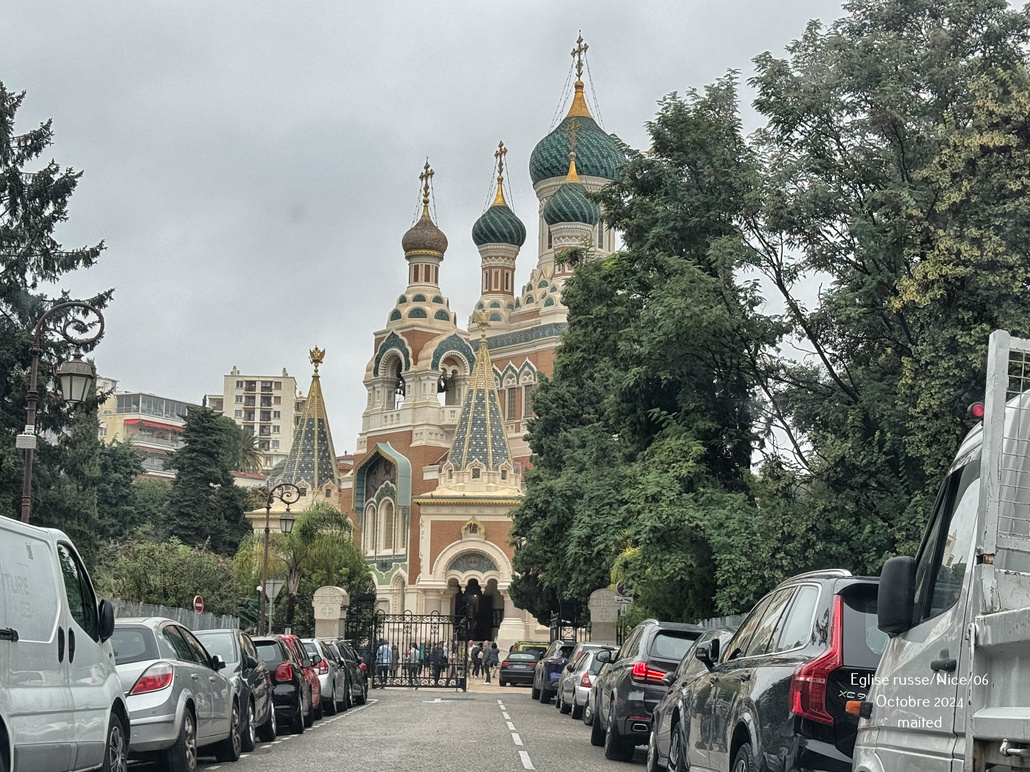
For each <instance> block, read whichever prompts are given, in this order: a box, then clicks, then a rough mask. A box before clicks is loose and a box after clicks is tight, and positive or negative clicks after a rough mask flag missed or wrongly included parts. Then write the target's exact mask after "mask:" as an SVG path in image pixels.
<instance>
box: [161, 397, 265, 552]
mask: <svg viewBox="0 0 1030 772" xmlns="http://www.w3.org/2000/svg"><path fill="white" fill-rule="evenodd" d="M235 432H236V425H235V424H234V423H233V421H232V419H230V418H227V417H225V416H219V415H217V414H215V413H214V411H212V410H211V409H209V408H206V407H201V408H190V410H189V412H188V413H187V416H186V423H185V425H184V426H183V432H182V439H183V443H184V444H183V447H181V448H179V450H177V451H175V453H173V454H172V456H171V459H170V462H169V463H170V466H172V467H173V468H174V469H175V470H176V474H175V480H174V482H173V483H172V490H171V495H170V496H169V499H168V504H167V508H166V513H165V522H164V531H165V532H166V533H167V534H168V535H169V536H174V537H176V538H178V539H180V540H181V541H182V542H183V543H185V544H189V545H193V546H198V545H200V544H208V545H209V546H210V548H211V549H212V550H214V551H215V552H217V553H219V554H223V555H225V554H232V553H234V552H235V551H236V548H237V546H238V545H239V543H240V539H242V538H243V537H244V536H245V535H246V534H248V533H249V532H250V530H251V528H250V524H249V523H248V522H247V519H246V517H245V516H244V503H245V501H246V494H245V493H244V492H243V490H242V489H240V488H237V487H236V485H235V484H234V483H233V478H232V474H230V470H231V469H232V468H233V466H234V465H235V462H236V451H237V448H236V446H235V445H234V444H233V438H234V436H235Z"/></svg>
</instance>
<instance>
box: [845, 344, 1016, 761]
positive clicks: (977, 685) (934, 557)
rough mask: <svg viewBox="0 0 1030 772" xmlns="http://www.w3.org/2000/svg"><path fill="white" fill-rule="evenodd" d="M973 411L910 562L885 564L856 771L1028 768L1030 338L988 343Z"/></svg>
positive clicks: (857, 705) (898, 559)
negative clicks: (877, 655) (880, 649)
mask: <svg viewBox="0 0 1030 772" xmlns="http://www.w3.org/2000/svg"><path fill="white" fill-rule="evenodd" d="M983 408H984V415H983V421H982V423H981V424H980V425H979V426H978V427H977V428H975V429H973V431H971V432H970V433H969V435H968V436H967V437H966V438H965V440H964V441H963V442H962V445H961V447H960V449H959V452H958V455H957V456H956V458H955V461H954V463H953V464H952V466H951V470H950V472H949V474H948V476H947V478H946V479H945V481H944V485H943V486H942V488H941V492H940V494H939V496H938V498H937V503H936V505H935V507H934V511H933V515H932V517H931V519H930V523H929V525H928V526H927V529H926V534H925V535H924V537H923V542H922V545H921V546H920V548H919V552H918V554H917V555H916V556H915V558H912V557H896V558H891V559H890V560H888V561H887V563H886V564H885V565H884V567H883V571H882V573H881V578H880V592H879V602H878V617H879V620H878V624H879V627H880V629H881V630H883V631H884V632H887V633H888V634H889V635H890V638H889V640H888V642H887V645H886V649H885V650H884V653H883V658H882V659H881V661H880V665H879V667H878V669H877V671H876V675H875V676H874V677H873V678H872V679H871V680H872V682H871V683H869V684H864V685H856V686H861V687H868V689H869V691H868V694H867V696H866V698H865V700H864V701H862V702H861V703H853V704H854V706H855V708H856V710H857V711H859V712H860V715H861V716H862V717H863V719H864V720H862V721H860V723H859V730H858V740H857V744H856V746H855V753H854V770H855V771H856V772H893V771H894V770H905V771H906V772H911V771H914V770H926V771H928V772H929V771H931V770H933V771H934V772H936V771H937V770H940V771H941V772H943V771H944V770H948V772H959V770H973V772H979V770H993V771H994V772H1003V771H1004V770H1010V769H1012V770H1016V769H1030V340H1022V339H1019V338H1014V337H1011V336H1010V335H1008V333H1005V332H1002V331H997V332H995V333H993V334H992V335H991V338H990V350H989V354H988V373H987V389H986V394H985V399H984V403H983Z"/></svg>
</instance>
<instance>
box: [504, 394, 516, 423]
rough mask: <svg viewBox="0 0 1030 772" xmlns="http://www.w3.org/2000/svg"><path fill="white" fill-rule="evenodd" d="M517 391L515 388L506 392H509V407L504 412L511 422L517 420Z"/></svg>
mask: <svg viewBox="0 0 1030 772" xmlns="http://www.w3.org/2000/svg"><path fill="white" fill-rule="evenodd" d="M517 391H518V389H516V388H515V387H512V388H510V389H505V392H507V395H508V405H507V409H506V410H505V411H504V417H505V418H507V419H508V420H509V421H514V420H515V416H516V413H515V409H516V407H517V405H516V392H517Z"/></svg>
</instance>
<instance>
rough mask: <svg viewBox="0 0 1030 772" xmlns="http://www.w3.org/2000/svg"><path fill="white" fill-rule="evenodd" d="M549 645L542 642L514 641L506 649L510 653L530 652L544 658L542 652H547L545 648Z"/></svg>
mask: <svg viewBox="0 0 1030 772" xmlns="http://www.w3.org/2000/svg"><path fill="white" fill-rule="evenodd" d="M549 645H550V644H548V643H545V642H543V641H515V643H513V644H512V645H511V647H510V648H509V649H508V651H509V652H512V651H532V652H536V653H537V654H539V655H540V656H541V657H542V656H544V652H545V651H547V647H548V646H549Z"/></svg>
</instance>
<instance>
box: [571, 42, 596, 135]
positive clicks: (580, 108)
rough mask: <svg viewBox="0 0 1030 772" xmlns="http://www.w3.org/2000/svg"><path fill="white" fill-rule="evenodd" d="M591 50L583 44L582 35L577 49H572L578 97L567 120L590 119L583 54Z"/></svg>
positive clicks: (574, 98) (575, 98)
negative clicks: (585, 91) (573, 118)
mask: <svg viewBox="0 0 1030 772" xmlns="http://www.w3.org/2000/svg"><path fill="white" fill-rule="evenodd" d="M588 48H590V46H588V45H587V44H586V43H584V42H583V35H582V34H580V36H579V39H578V40H577V41H576V47H575V48H573V49H572V58H573V59H575V60H576V95H575V96H574V97H573V98H572V105H571V106H570V107H569V111H568V112H567V113H566V114H565V117H566V118H572V117H575V116H579V117H581V118H590V117H591V115H590V109H589V108H588V107H587V100H586V96H585V95H584V94H583V54H585V53H586V52H587V49H588Z"/></svg>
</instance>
